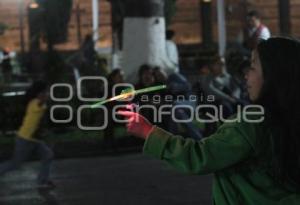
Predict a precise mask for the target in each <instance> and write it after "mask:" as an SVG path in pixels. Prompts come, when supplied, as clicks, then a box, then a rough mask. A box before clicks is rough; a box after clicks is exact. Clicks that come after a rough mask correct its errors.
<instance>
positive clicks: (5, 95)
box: [2, 91, 25, 97]
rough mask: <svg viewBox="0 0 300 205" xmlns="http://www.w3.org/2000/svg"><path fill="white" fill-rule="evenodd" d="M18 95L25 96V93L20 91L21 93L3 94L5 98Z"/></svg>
mask: <svg viewBox="0 0 300 205" xmlns="http://www.w3.org/2000/svg"><path fill="white" fill-rule="evenodd" d="M18 95H25V91H19V92H7V93H3V94H2V96H3V97H13V96H18Z"/></svg>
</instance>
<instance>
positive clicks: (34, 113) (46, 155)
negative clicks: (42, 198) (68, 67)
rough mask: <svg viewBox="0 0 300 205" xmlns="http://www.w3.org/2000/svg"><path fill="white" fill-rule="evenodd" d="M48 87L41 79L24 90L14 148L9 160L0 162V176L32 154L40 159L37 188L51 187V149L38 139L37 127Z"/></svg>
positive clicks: (44, 104)
mask: <svg viewBox="0 0 300 205" xmlns="http://www.w3.org/2000/svg"><path fill="white" fill-rule="evenodd" d="M47 90H48V87H47V84H46V83H45V82H43V81H36V82H34V83H33V84H32V86H31V87H30V88H29V89H28V90H27V91H26V95H25V105H26V112H25V116H24V118H23V122H22V125H21V127H20V129H19V130H18V133H17V136H16V139H15V149H14V154H13V157H12V159H11V161H8V162H5V163H3V164H0V176H2V175H3V174H5V173H7V172H9V171H12V170H14V169H17V168H19V167H20V166H21V165H22V164H23V162H25V161H26V160H28V159H29V158H30V157H31V156H32V155H33V154H34V155H37V156H38V157H39V158H40V159H41V168H40V172H39V175H38V178H37V183H38V188H53V187H55V185H54V183H53V182H52V181H51V180H50V169H51V164H52V159H53V156H54V154H53V151H52V150H51V149H50V147H49V146H48V145H46V143H45V142H43V141H42V140H40V139H39V138H40V137H41V136H40V135H39V132H38V129H39V127H40V122H41V120H42V117H43V116H44V113H45V111H46V109H47V106H46V102H47V99H48V91H47Z"/></svg>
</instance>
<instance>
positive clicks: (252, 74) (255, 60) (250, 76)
mask: <svg viewBox="0 0 300 205" xmlns="http://www.w3.org/2000/svg"><path fill="white" fill-rule="evenodd" d="M245 78H246V81H247V89H248V93H249V97H250V99H251V100H252V101H255V100H257V99H258V97H259V95H260V92H261V89H262V86H263V83H264V79H263V71H262V67H261V63H260V59H259V56H258V53H257V51H256V50H255V51H253V52H252V57H251V67H250V69H249V71H248V72H247V73H246V76H245Z"/></svg>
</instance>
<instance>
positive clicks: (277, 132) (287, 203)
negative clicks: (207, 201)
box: [118, 37, 300, 205]
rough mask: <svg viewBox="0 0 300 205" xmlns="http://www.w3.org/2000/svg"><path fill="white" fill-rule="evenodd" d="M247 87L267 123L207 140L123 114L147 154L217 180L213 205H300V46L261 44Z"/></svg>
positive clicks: (232, 126) (279, 41)
mask: <svg viewBox="0 0 300 205" xmlns="http://www.w3.org/2000/svg"><path fill="white" fill-rule="evenodd" d="M246 80H247V85H248V92H249V96H250V99H251V100H252V101H253V103H255V104H258V105H260V106H262V107H263V109H264V120H263V121H262V122H260V123H257V122H256V123H254V122H249V121H246V120H242V121H240V122H232V123H229V122H227V123H224V124H223V125H222V126H221V127H219V129H218V130H217V131H216V133H215V134H213V135H211V136H209V137H208V138H205V139H203V140H201V141H195V140H193V139H189V138H183V137H181V136H174V135H172V134H171V133H168V132H166V131H165V130H163V129H161V128H159V127H156V126H153V125H152V124H150V123H149V122H148V121H147V120H146V119H145V118H144V117H142V116H141V115H139V114H138V113H135V112H129V111H119V112H118V113H119V114H120V115H123V116H126V117H128V124H127V129H128V131H129V132H130V133H132V134H134V135H136V136H138V137H140V138H143V139H145V144H144V153H145V154H147V155H150V156H153V157H155V158H158V159H162V160H164V161H166V162H168V163H169V164H171V165H173V166H174V167H175V168H177V169H179V170H182V171H185V172H188V173H193V174H209V173H213V174H214V180H213V203H214V204H215V205H241V204H243V205H299V204H300V129H299V128H298V126H299V125H300V107H299V105H300V93H299V89H300V42H299V41H297V40H293V39H288V38H281V37H277V38H270V39H268V40H264V41H261V42H260V43H259V45H258V46H257V49H256V50H254V51H253V52H252V64H251V69H250V70H249V71H248V73H247V74H246Z"/></svg>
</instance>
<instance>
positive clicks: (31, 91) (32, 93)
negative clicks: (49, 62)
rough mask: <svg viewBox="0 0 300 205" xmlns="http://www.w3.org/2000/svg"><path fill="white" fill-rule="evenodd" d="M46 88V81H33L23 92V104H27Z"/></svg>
mask: <svg viewBox="0 0 300 205" xmlns="http://www.w3.org/2000/svg"><path fill="white" fill-rule="evenodd" d="M46 90H47V83H46V82H44V81H41V80H39V81H35V82H33V83H32V85H31V86H30V87H29V88H28V89H27V91H26V94H25V105H27V104H28V103H29V102H30V101H31V100H32V99H34V98H36V97H37V96H38V95H39V94H40V93H43V92H45V91H46Z"/></svg>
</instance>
